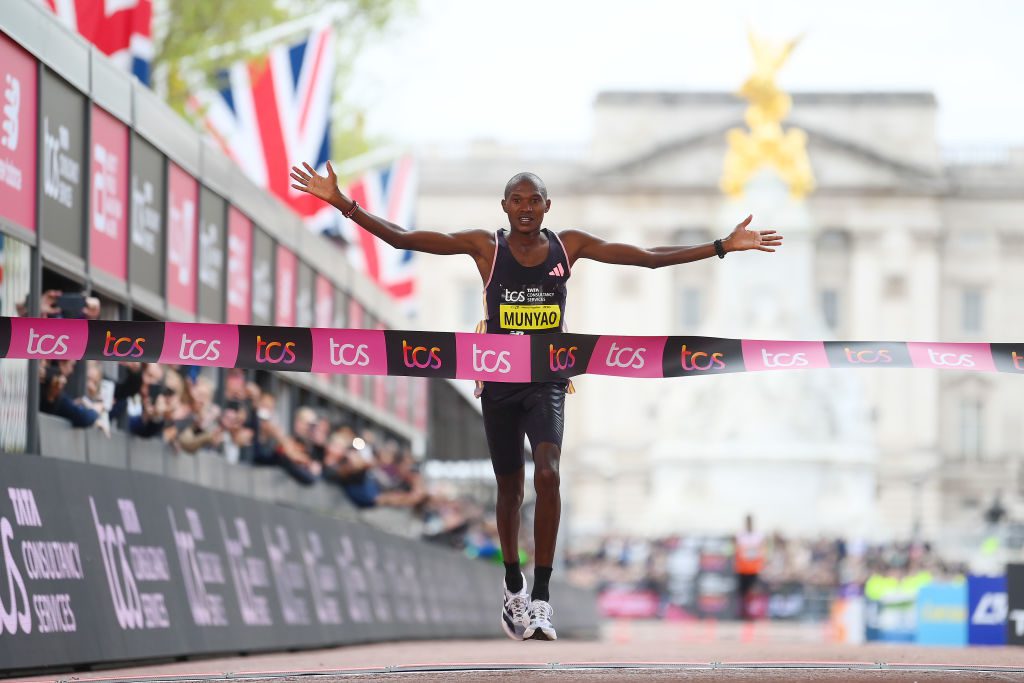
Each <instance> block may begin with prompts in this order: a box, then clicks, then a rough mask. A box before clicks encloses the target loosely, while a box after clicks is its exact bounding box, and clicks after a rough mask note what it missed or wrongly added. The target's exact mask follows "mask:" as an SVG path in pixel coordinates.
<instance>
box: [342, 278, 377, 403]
mask: <svg viewBox="0 0 1024 683" xmlns="http://www.w3.org/2000/svg"><path fill="white" fill-rule="evenodd" d="M348 326H349V327H350V328H352V329H358V328H360V327H362V326H363V307H362V306H360V305H359V302H358V301H356V298H355V297H350V298H349V300H348ZM377 334H381V336H383V334H382V333H380V332H378V333H377ZM346 386H347V388H348V392H349V393H350V394H352V395H353V396H360V395H362V393H363V378H362V376H360V375H349V376H348V380H347V383H346Z"/></svg>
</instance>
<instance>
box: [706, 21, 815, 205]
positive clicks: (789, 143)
mask: <svg viewBox="0 0 1024 683" xmlns="http://www.w3.org/2000/svg"><path fill="white" fill-rule="evenodd" d="M748 37H749V39H750V47H751V49H752V50H753V52H754V73H753V74H752V75H751V76H750V77H749V78H748V79H747V80H746V81H745V82H744V83H743V86H742V87H741V88H740V90H739V95H740V96H741V97H743V98H744V99H746V100H748V101H749V102H750V106H749V107H747V112H746V114H745V115H744V119H745V120H746V122H747V125H748V126H749V127H750V131H749V132H747V131H745V130H743V129H741V128H733V129H731V130H730V131H729V132H728V133H727V134H726V140H727V141H728V143H729V151H728V152H727V153H726V156H725V168H724V169H723V171H722V179H721V180H720V181H719V186H720V187H721V188H722V191H723V192H725V193H726V194H727V195H729V196H731V197H740V196H742V195H743V189H744V187H745V186H746V184H747V182H748V181H749V180H750V178H751V177H753V175H754V174H755V173H756V172H757V171H758V170H760V169H761V168H762V167H763V166H770V167H772V168H774V169H775V170H776V171H777V172H778V174H779V176H781V178H782V179H783V180H784V181H785V183H786V185H787V186H788V187H789V192H790V194H791V195H792V196H793V197H794V198H796V199H801V198H803V197H805V196H807V194H808V193H810V192H811V191H813V190H814V172H813V171H812V170H811V162H810V159H808V157H807V134H806V133H805V132H804V131H802V130H800V129H799V128H789V129H788V130H785V131H784V130H783V129H782V120H783V119H785V118H786V116H787V115H788V114H789V110H790V108H791V107H792V105H793V100H792V98H791V97H790V96H789V95H787V94H786V93H784V92H783V91H782V90H780V89H779V86H778V85H777V84H776V83H775V77H776V75H777V74H778V72H779V69H781V68H782V65H783V64H785V63H786V60H787V59H789V55H790V54H791V53H792V52H793V48H794V47H796V45H797V43H799V42H800V38H799V37H797V38H794V39H792V40H789V41H787V42H785V43H783V44H782V45H778V44H775V43H771V42H768V41H766V40H763V39H761V38H759V37H757V36H755V35H754V33H753V32H749V33H748Z"/></svg>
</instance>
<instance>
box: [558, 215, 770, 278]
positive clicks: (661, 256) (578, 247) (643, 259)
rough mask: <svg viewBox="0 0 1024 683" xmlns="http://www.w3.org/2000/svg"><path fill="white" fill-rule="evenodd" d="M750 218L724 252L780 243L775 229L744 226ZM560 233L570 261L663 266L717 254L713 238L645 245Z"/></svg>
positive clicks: (577, 232)
mask: <svg viewBox="0 0 1024 683" xmlns="http://www.w3.org/2000/svg"><path fill="white" fill-rule="evenodd" d="M752 219H753V216H747V218H746V220H744V221H743V222H742V223H740V224H739V225H737V226H736V229H735V230H733V231H732V234H730V235H729V236H728V237H726V238H725V239H724V240H722V247H723V248H724V249H725V251H726V252H730V251H747V250H749V249H756V250H758V251H769V252H772V251H775V249H774V247H778V246H781V245H782V235H778V234H776V232H775V231H774V230H747V226H748V225H750V221H751V220H752ZM560 237H561V238H562V241H563V242H564V243H565V249H566V251H568V252H569V254H568V257H569V261H570V262H574V261H576V260H577V259H582V258H586V259H590V260H592V261H601V262H602V263H614V264H616V265H622V266H642V267H644V268H663V267H665V266H675V265H679V264H680V263H689V262H691V261H699V260H701V259H706V258H710V257H712V256H715V255H716V252H715V245H714V243H713V242H712V243H709V244H701V245H697V246H689V247H687V246H681V247H651V248H644V247H637V246H634V245H632V244H620V243H615V242H605V241H604V240H603V239H601V238H600V237H595V236H594V235H591V234H589V233H586V232H583V231H582V230H566V231H565V232H563V233H561V234H560Z"/></svg>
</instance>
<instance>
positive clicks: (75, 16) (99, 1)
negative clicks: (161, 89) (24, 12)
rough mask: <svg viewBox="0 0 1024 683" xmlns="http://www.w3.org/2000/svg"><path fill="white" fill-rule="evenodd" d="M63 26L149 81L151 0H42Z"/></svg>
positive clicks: (151, 58) (151, 26)
mask: <svg viewBox="0 0 1024 683" xmlns="http://www.w3.org/2000/svg"><path fill="white" fill-rule="evenodd" d="M42 2H43V4H44V5H46V7H48V8H50V11H51V12H53V13H54V14H55V15H56V16H57V18H58V19H59V20H60V21H61V23H62V24H64V25H65V26H67V27H69V28H71V29H73V30H75V31H77V32H78V33H79V34H80V35H81V36H82V37H83V38H85V39H86V40H88V41H89V42H90V43H92V44H93V45H95V46H96V48H97V49H98V50H99V51H100V52H102V53H103V54H105V55H107V56H108V57H110V58H111V59H112V60H114V62H115V63H116V64H117V65H118V66H120V67H121V68H122V69H124V70H125V71H130V72H131V73H133V74H135V76H136V77H137V78H138V79H139V80H140V81H142V82H143V83H144V84H145V85H149V66H150V62H152V61H153V40H152V30H153V1H152V0H42Z"/></svg>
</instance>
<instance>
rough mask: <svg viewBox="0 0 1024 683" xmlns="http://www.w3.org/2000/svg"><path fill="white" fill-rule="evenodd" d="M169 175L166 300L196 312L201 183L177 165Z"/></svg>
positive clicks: (187, 311) (174, 165)
mask: <svg viewBox="0 0 1024 683" xmlns="http://www.w3.org/2000/svg"><path fill="white" fill-rule="evenodd" d="M168 169H169V173H168V175H167V303H169V304H170V305H172V306H175V307H176V308H179V309H181V310H183V311H185V312H186V313H195V312H196V280H197V278H196V254H197V252H196V226H197V220H198V215H199V184H198V183H197V182H196V180H195V178H193V177H192V176H190V175H189V174H188V173H186V172H185V171H184V170H183V169H181V168H180V167H179V166H178V165H177V164H174V163H168Z"/></svg>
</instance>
